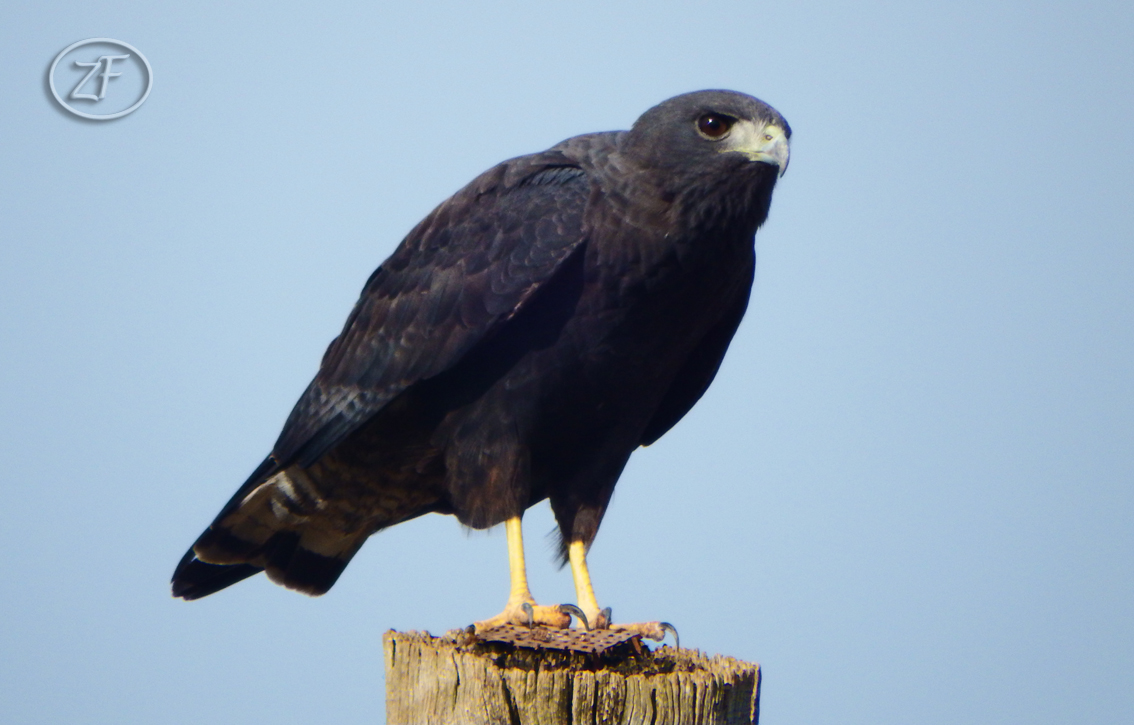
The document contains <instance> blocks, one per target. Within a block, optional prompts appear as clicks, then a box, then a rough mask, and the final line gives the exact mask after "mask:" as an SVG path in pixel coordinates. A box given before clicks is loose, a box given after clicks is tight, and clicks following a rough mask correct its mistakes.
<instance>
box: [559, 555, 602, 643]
mask: <svg viewBox="0 0 1134 725" xmlns="http://www.w3.org/2000/svg"><path fill="white" fill-rule="evenodd" d="M567 560H568V561H570V562H571V576H572V578H574V580H575V603H576V604H578V605H579V609H582V610H583V614H585V615H586V616H587V622H588V623H589V624H590V625H591V627H592V628H596V629H605V626H604V624H603V623H602V622H601V621H600V618H601V614H602V613H601V612H600V611H599V606H598V600H597V599H595V590H594V587H592V586H591V573H590V571H588V570H587V545H586V544H584V543H583V542H581V541H572V542H571V543H570V544H568V545H567Z"/></svg>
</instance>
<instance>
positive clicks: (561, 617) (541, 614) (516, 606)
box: [473, 600, 571, 634]
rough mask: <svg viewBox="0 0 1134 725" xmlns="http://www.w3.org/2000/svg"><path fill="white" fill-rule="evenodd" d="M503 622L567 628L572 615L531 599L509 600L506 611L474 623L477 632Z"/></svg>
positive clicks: (528, 625)
mask: <svg viewBox="0 0 1134 725" xmlns="http://www.w3.org/2000/svg"><path fill="white" fill-rule="evenodd" d="M502 624H517V625H520V626H527V627H534V626H536V625H542V626H544V627H555V628H556V629H566V628H567V627H570V626H571V615H570V614H568V613H567V612H565V611H563V610H562V609H560V608H559V607H557V606H556V607H545V606H540V605H539V604H536V603H535V602H533V601H531V600H525V601H521V602H509V603H508V605H507V606H505V607H504V611H503V612H501V613H500V614H497V615H496V616H495V617H489V618H488V619H483V620H481V621H479V622H476V623H475V624H473V626H474V627H475V628H476V631H477V633H478V634H479V633H480V632H483V631H485V630H488V629H492V628H493V627H499V626H500V625H502Z"/></svg>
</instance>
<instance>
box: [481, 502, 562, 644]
mask: <svg viewBox="0 0 1134 725" xmlns="http://www.w3.org/2000/svg"><path fill="white" fill-rule="evenodd" d="M504 530H505V532H506V533H507V537H508V571H509V574H510V575H511V582H512V583H511V588H510V590H509V592H508V603H507V604H505V605H504V611H503V612H501V613H500V614H497V615H496V616H495V617H489V618H488V619H484V620H481V621H479V622H477V623H475V624H474V625H473V626H474V627H475V628H476V631H477V632H483V631H484V630H487V629H492V628H493V627H499V626H500V625H502V624H521V625H526V626H528V627H531V626H534V625H537V624H542V625H546V626H549V627H556V628H558V629H566V628H567V627H570V626H571V615H570V614H568V613H567V612H564V611H563V610H561V609H560V608H559V607H558V606H555V607H546V606H541V605H539V604H536V603H535V598H533V597H532V593H531V591H530V590H529V589H528V571H527V566H526V565H525V563H524V532H523V527H522V524H521V522H520V517H519V516H513V517H512V518H510V519H508V520H507V521H505V522H504Z"/></svg>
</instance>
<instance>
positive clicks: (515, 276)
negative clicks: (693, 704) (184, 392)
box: [172, 90, 791, 638]
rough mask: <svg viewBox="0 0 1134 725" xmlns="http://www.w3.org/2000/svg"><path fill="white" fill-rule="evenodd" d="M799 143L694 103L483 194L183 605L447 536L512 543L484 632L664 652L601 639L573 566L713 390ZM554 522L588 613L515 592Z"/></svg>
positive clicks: (344, 362)
mask: <svg viewBox="0 0 1134 725" xmlns="http://www.w3.org/2000/svg"><path fill="white" fill-rule="evenodd" d="M790 137H791V129H790V128H789V126H788V124H787V122H786V121H785V120H784V118H783V117H782V116H781V115H780V114H779V113H778V112H777V111H776V110H775V109H773V108H771V107H770V106H768V105H767V104H765V103H763V102H762V101H760V100H758V99H756V98H753V97H751V96H747V95H744V94H741V93H736V92H732V91H722V90H708V91H698V92H694V93H687V94H684V95H680V96H676V97H674V98H671V99H669V100H667V101H664V102H662V103H660V104H658V105H657V106H654V107H653V108H651V109H649V110H648V111H646V112H645V113H644V114H643V115H642V116H641V117H640V118H639V119H638V120H637V121H636V122H635V123H634V125H633V127H632V128H631V129H630V130H629V131H612V132H606V133H591V134H586V135H582V136H576V137H574V138H570V139H567V140H566V141H563V142H562V143H560V144H558V145H556V146H553V147H552V148H550V149H548V150H547V151H543V152H541V153H535V154H531V155H528V156H520V157H518V158H514V159H511V160H509V161H505V162H503V163H501V164H499V165H497V166H495V167H493V168H491V169H489V170H488V171H486V172H485V173H483V174H481V175H480V176H478V177H477V178H476V179H474V180H473V181H472V182H471V183H470V184H469V185H468V186H466V187H464V188H463V189H461V190H460V191H458V192H457V193H456V194H454V195H453V196H452V197H450V198H449V199H448V200H446V201H445V202H443V203H442V204H441V205H440V206H438V207H437V208H436V209H435V210H434V211H433V212H432V213H430V214H429V215H428V216H427V217H426V218H425V219H424V220H423V221H422V222H421V223H419V224H418V225H417V226H416V227H414V229H413V230H412V231H411V232H410V233H409V235H408V236H407V237H406V238H405V239H404V240H403V241H402V243H401V245H400V246H399V247H398V248H397V249H396V250H395V251H394V253H393V255H391V256H390V258H389V259H387V260H386V261H385V262H384V263H383V264H382V265H381V266H380V267H379V268H378V269H377V270H376V271H375V272H374V274H373V275H371V277H370V279H369V281H367V283H366V285H365V287H364V288H363V290H362V294H361V296H360V298H359V300H358V302H357V303H356V304H355V306H354V309H353V310H352V311H351V313H350V316H349V317H348V318H347V321H346V324H345V325H344V326H343V329H342V332H341V333H340V334H339V336H338V337H337V338H335V340H333V341H332V342H331V344H330V347H328V348H327V351H326V354H325V355H324V356H323V359H322V362H321V364H320V366H319V372H318V374H316V376H315V379H314V380H313V381H312V382H311V384H310V385H309V386H308V388H307V390H306V391H305V392H304V393H303V395H302V397H301V398H300V399H299V402H298V403H297V404H296V405H295V408H294V409H293V410H292V412H291V415H290V416H289V417H288V419H287V422H286V423H285V424H284V427H283V431H282V433H281V434H280V436H279V439H278V440H277V441H276V443H275V446H274V447H273V448H272V451H271V453H270V455H268V457H267V458H266V459H265V460H264V462H263V463H261V464H260V466H259V467H258V468H257V469H256V470H255V472H253V473H252V475H251V477H249V479H248V480H247V481H246V482H245V483H244V485H243V486H241V487H240V489H239V490H238V491H237V492H236V494H235V495H234V496H233V497H232V499H231V500H230V501H229V502H228V503H227V504H226V505H225V506H224V508H222V509H221V511H220V513H219V514H218V515H217V517H216V519H215V520H214V521H213V523H212V524H211V525H210V526H209V527H208V529H206V530H205V532H204V533H203V534H201V536H200V538H198V539H197V541H196V542H195V543H194V544H193V546H192V548H191V549H190V550H189V551H188V553H186V554H185V556H184V558H183V559H182V560H181V562H180V563H179V564H178V566H177V569H176V571H175V572H174V575H173V582H172V584H173V594H174V595H175V596H177V597H182V598H184V599H198V598H200V597H204V596H207V595H209V594H212V593H214V592H216V591H218V590H220V589H223V588H225V587H227V586H229V585H231V584H234V583H236V582H238V581H240V580H242V579H244V578H246V577H249V576H252V575H254V574H256V573H258V572H260V571H265V572H267V575H268V577H269V578H270V579H271V580H272V581H274V582H276V583H278V584H282V585H284V586H286V587H289V588H291V589H296V590H299V591H301V592H305V593H307V594H311V595H318V594H323V593H324V592H326V591H327V590H328V589H330V588H331V586H332V585H333V584H334V583H335V580H336V579H338V577H339V575H340V574H341V573H342V571H343V569H344V568H345V567H346V565H347V563H348V562H349V561H350V559H351V557H352V556H354V554H355V553H356V552H357V551H358V549H359V547H361V546H362V544H363V543H364V542H365V541H366V540H367V538H369V537H370V535H371V534H374V533H375V532H378V531H381V530H382V529H384V528H386V527H389V526H393V525H395V524H398V523H401V522H403V521H407V520H409V519H412V518H415V517H417V516H421V515H422V514H426V513H444V514H452V515H454V516H456V517H457V519H458V520H459V521H460V522H461V523H462V524H464V525H465V526H469V527H472V528H476V529H484V528H488V527H492V526H495V525H497V524H500V523H504V524H505V528H506V532H507V543H508V561H509V565H510V570H511V590H510V593H509V596H508V600H507V604H506V606H505V608H504V611H503V612H501V613H500V614H499V615H497V616H495V617H491V618H489V619H486V620H482V621H481V622H478V623H477V626H478V627H491V626H495V625H498V624H502V623H517V624H519V623H527V624H529V625H530V624H532V623H533V622H534V623H538V624H543V625H548V626H556V627H565V626H570V624H571V617H570V615H569V614H568V613H567V612H568V611H571V612H575V613H577V612H579V611H581V613H582V615H583V616H581V617H579V619H580V621H581V622H583V623H585V624H586V625H587V626H588V627H589V628H596V627H597V628H605V627H610V626H623V627H639V630H638V631H640V632H642V633H643V634H647V636H649V635H650V633H654V636H656V632H657V625H658V624H659V623H656V622H654V623H643V624H641V625H611V622H610V612H609V609H600V608H599V604H598V600H597V598H596V597H595V594H594V590H593V589H592V587H591V580H590V575H589V573H588V571H587V562H586V553H587V551H588V549H589V547H590V545H591V542H592V541H593V540H594V538H595V534H596V533H597V532H598V528H599V523H600V522H601V521H602V518H603V514H604V512H605V511H606V507H607V504H608V502H609V501H610V497H611V493H612V492H613V490H614V485H615V483H616V482H617V480H618V477H619V475H620V474H621V473H622V469H623V467H624V466H625V465H626V462H627V460H628V459H629V457H630V454H631V453H632V452H633V451H634V450H635V449H637V448H638V447H639V446H648V445H650V444H652V443H653V442H654V441H656V440H657V439H658V438H660V437H661V436H662V435H663V434H664V433H665V432H666V431H668V430H669V429H670V428H671V427H673V425H674V424H676V423H677V422H678V421H679V420H680V419H681V418H682V416H684V415H685V414H686V413H687V412H688V411H689V409H690V408H691V407H692V406H693V405H694V403H696V402H697V400H698V399H700V397H701V396H702V394H703V393H704V392H705V390H706V388H707V387H708V386H709V384H710V383H711V382H712V380H713V377H714V376H715V375H716V372H717V369H718V367H719V366H720V364H721V360H722V358H723V357H724V354H725V351H726V349H727V348H728V345H729V342H730V341H731V340H732V337H733V334H734V333H735V332H736V329H737V326H738V325H739V324H740V320H741V317H742V316H743V315H744V311H745V308H746V307H747V305H748V297H749V292H750V289H751V286H752V280H753V272H754V266H755V252H754V249H753V239H754V235H755V233H756V230H757V228H758V227H760V225H761V224H763V222H764V220H765V218H766V217H767V215H768V207H769V205H770V203H771V200H772V190H773V188H774V187H775V185H776V182H777V180H778V178H779V177H780V175H782V174H783V173H784V171H785V170H786V169H787V165H788V148H789V139H790ZM544 499H550V503H551V508H552V510H553V512H554V514H555V518H556V521H557V523H558V526H559V532H560V534H561V545H560V555H561V557H562V559H564V560H566V561H567V562H569V563H570V565H571V571H572V574H573V577H574V582H575V589H576V594H577V606H568V607H563V606H539V605H537V604H536V603H535V600H534V599H533V597H532V595H531V593H530V591H529V590H528V585H527V577H526V572H525V564H524V551H523V538H522V533H521V525H520V521H521V517H522V516H523V514H524V511H525V510H526V509H527V508H528V507H530V506H532V505H534V504H536V503H538V502H540V501H542V500H544ZM663 634H664V632H663ZM658 638H660V637H658Z"/></svg>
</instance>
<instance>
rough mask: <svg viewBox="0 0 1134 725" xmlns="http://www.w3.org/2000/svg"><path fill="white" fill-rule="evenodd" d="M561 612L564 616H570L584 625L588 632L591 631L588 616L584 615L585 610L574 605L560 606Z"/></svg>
mask: <svg viewBox="0 0 1134 725" xmlns="http://www.w3.org/2000/svg"><path fill="white" fill-rule="evenodd" d="M559 611H561V612H563V613H564V614H570V615H572V616H574V617H575V618H576V619H578V620H579V621H580V622H582V623H583V629H585V630H587V631H588V632H590V631H591V623H590V622H588V621H587V615H585V614H583V610H582V609H579V608H578V607H576V606H575V605H574V604H560V605H559Z"/></svg>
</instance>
